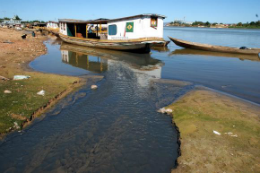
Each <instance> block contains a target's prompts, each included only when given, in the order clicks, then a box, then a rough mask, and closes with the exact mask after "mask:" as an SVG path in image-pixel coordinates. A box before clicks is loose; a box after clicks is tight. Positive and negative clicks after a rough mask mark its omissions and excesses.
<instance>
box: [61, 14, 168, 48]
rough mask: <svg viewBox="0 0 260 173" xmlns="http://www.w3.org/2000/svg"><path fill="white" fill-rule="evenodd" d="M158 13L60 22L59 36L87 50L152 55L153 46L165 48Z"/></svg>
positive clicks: (63, 20)
mask: <svg viewBox="0 0 260 173" xmlns="http://www.w3.org/2000/svg"><path fill="white" fill-rule="evenodd" d="M165 18H166V17H165V16H163V15H157V14H141V15H135V16H130V17H124V18H118V19H104V18H100V19H96V20H87V21H84V20H74V19H59V29H60V31H59V36H60V38H61V39H62V40H63V41H64V42H67V43H72V44H77V45H81V46H87V47H95V48H104V49H113V50H122V51H133V52H144V53H145V52H150V47H151V45H156V46H165V45H167V42H166V41H165V40H164V39H163V19H165Z"/></svg>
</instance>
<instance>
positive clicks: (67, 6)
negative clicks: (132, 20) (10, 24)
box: [0, 0, 260, 23]
mask: <svg viewBox="0 0 260 173" xmlns="http://www.w3.org/2000/svg"><path fill="white" fill-rule="evenodd" d="M142 13H158V14H163V15H166V16H167V18H166V19H165V21H166V22H169V21H173V20H175V19H184V17H185V20H186V21H191V22H193V21H196V20H197V21H204V22H206V21H209V22H223V23H237V22H251V21H256V20H260V0H127V1H126V0H70V1H68V0H63V1H62V0H43V1H39V0H0V18H2V17H13V16H14V15H15V14H17V15H19V17H20V18H22V19H23V20H34V19H37V20H45V21H48V20H57V19H59V18H72V19H86V20H87V19H97V18H101V17H102V18H118V17H125V16H131V15H136V14H142ZM256 14H258V15H259V17H258V18H257V17H256Z"/></svg>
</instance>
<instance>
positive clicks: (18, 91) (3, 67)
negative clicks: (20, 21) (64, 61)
mask: <svg viewBox="0 0 260 173" xmlns="http://www.w3.org/2000/svg"><path fill="white" fill-rule="evenodd" d="M23 33H24V31H15V30H13V29H4V28H0V137H1V136H3V135H4V134H6V133H8V132H10V131H13V130H20V129H21V128H22V127H23V126H24V125H25V124H28V122H30V121H31V120H32V119H33V118H34V117H37V116H38V115H40V114H41V113H42V112H43V111H44V110H46V109H47V108H49V107H50V106H52V105H53V104H54V103H55V102H56V101H57V100H58V99H60V98H62V97H64V96H65V95H66V94H68V93H69V92H71V91H73V90H74V89H75V88H77V87H79V86H80V85H82V84H84V83H85V82H86V81H85V80H83V79H81V78H77V77H69V76H61V75H54V74H44V73H40V72H36V71H33V70H32V69H30V68H29V67H28V64H29V62H30V61H32V60H34V59H35V58H36V57H38V56H40V55H43V54H45V53H46V51H47V50H46V47H45V45H44V44H43V41H44V40H46V39H47V37H46V36H41V34H40V33H38V32H36V37H32V36H31V34H28V35H27V38H26V39H22V38H21V35H23ZM14 75H28V76H30V78H29V79H26V80H13V76H14ZM7 90H8V92H9V93H6V92H7ZM40 90H44V91H45V96H40V95H37V92H39V91H40ZM10 92H11V93H10Z"/></svg>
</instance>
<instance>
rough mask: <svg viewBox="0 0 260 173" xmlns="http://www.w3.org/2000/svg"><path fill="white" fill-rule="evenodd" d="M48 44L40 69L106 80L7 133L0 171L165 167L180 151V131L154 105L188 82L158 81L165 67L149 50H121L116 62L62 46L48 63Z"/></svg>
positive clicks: (164, 102) (114, 58) (161, 169)
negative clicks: (136, 52)
mask: <svg viewBox="0 0 260 173" xmlns="http://www.w3.org/2000/svg"><path fill="white" fill-rule="evenodd" d="M47 46H48V47H49V46H50V45H48V43H47ZM53 48H54V49H53V50H51V51H49V54H48V55H46V56H44V57H43V59H42V64H41V65H44V66H45V69H50V70H52V69H53V70H57V69H59V68H61V69H64V68H68V69H70V70H69V72H71V75H81V74H88V73H94V72H96V74H98V73H101V74H103V75H104V79H103V80H102V81H100V82H99V83H98V85H99V88H98V89H97V90H90V89H89V86H85V87H84V88H82V89H81V90H80V91H78V92H76V93H73V94H71V95H70V96H68V97H67V98H66V99H65V100H63V101H62V102H61V103H59V105H57V106H56V107H55V108H54V109H53V110H52V111H51V112H49V113H47V114H46V115H45V118H43V119H42V120H36V121H35V122H34V123H33V125H32V126H30V127H28V128H27V129H25V130H24V131H22V132H20V133H13V134H11V135H9V136H8V137H7V138H6V139H5V141H3V142H2V143H1V145H0V172H5V171H6V172H8V171H10V172H91V173H94V172H97V173H98V172H113V173H114V172H129V173H132V172H154V173H158V172H170V170H171V168H173V167H174V166H176V165H175V161H176V158H177V156H178V145H177V132H176V129H175V127H174V126H173V125H172V124H171V118H170V117H169V116H167V115H162V114H160V113H157V112H156V110H157V109H158V108H160V107H162V106H165V105H167V104H169V103H171V102H172V101H173V100H174V99H176V98H177V97H178V96H180V95H181V94H183V93H184V92H186V91H187V90H189V89H191V88H192V85H191V84H189V83H185V82H174V81H173V82H164V81H157V80H158V79H159V78H160V77H161V68H162V66H163V65H164V64H163V63H162V62H161V61H160V60H157V59H154V58H152V57H151V56H150V55H149V54H148V55H140V56H141V57H136V55H134V56H133V54H128V53H124V55H125V59H122V61H119V60H120V58H121V56H117V55H118V52H109V53H108V52H106V51H97V52H94V53H93V51H94V50H93V49H81V50H78V52H75V51H74V52H73V51H70V50H66V49H64V45H63V46H62V48H63V50H62V52H61V53H60V56H57V57H55V55H56V54H55V53H54V54H53V55H54V56H51V57H52V58H53V60H51V58H48V56H50V55H52V54H51V53H52V51H54V52H55V49H56V47H55V46H54V47H53ZM65 48H69V49H76V48H78V47H75V46H68V45H67V46H66V45H65ZM57 51H59V49H57ZM84 51H85V52H84ZM87 51H88V52H89V54H86V52H87ZM91 51H92V53H91V54H90V52H91ZM101 55H102V57H104V58H103V59H102V58H100V57H98V56H101ZM120 55H121V53H120ZM139 58H142V59H139ZM57 59H59V63H56V64H55V63H54V62H57V61H58V60H57ZM101 59H102V60H101ZM38 60H39V59H38ZM44 61H49V63H48V64H49V65H48V66H46V65H45V62H44ZM77 62H78V63H77ZM79 62H85V63H86V64H88V65H87V66H84V64H83V65H82V64H81V65H80V63H79ZM34 63H35V64H34V65H35V66H37V65H39V64H37V62H34ZM52 64H55V65H56V69H55V68H53V67H52ZM91 66H92V67H91ZM42 67H43V66H42ZM42 69H44V68H42ZM71 69H75V71H73V70H71ZM79 70H80V71H79ZM61 71H62V70H61ZM51 72H53V71H51ZM67 73H68V72H67V71H66V74H67ZM151 80H153V81H154V82H151Z"/></svg>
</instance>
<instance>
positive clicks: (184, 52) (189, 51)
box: [169, 48, 260, 61]
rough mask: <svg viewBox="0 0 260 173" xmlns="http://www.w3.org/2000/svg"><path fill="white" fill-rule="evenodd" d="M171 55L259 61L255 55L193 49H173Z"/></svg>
mask: <svg viewBox="0 0 260 173" xmlns="http://www.w3.org/2000/svg"><path fill="white" fill-rule="evenodd" d="M173 55H202V56H217V57H228V58H229V57H231V58H239V59H240V60H251V61H260V59H259V57H258V56H257V55H243V54H232V53H220V52H211V51H203V50H194V49H186V48H185V49H175V50H174V51H172V52H171V53H170V54H169V56H173Z"/></svg>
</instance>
